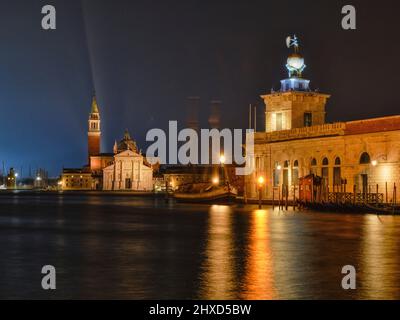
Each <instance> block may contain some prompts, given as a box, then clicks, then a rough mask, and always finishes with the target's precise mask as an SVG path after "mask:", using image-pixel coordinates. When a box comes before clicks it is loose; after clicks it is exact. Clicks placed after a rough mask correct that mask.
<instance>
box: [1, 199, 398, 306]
mask: <svg viewBox="0 0 400 320" xmlns="http://www.w3.org/2000/svg"><path fill="white" fill-rule="evenodd" d="M32 203H33V204H35V205H32ZM254 209H255V207H254V206H231V207H228V206H207V205H187V204H178V203H173V202H172V201H171V202H170V204H168V205H166V204H165V201H164V199H145V198H129V197H117V196H115V197H104V198H102V197H98V196H66V195H61V196H46V195H40V196H24V197H17V196H15V197H14V196H9V197H7V196H3V197H0V230H1V232H0V298H61V299H71V298H74V299H110V298H114V299H118V298H119V299H383V298H385V299H399V298H400V269H399V268H398V266H399V265H400V254H399V252H400V217H399V216H397V217H389V216H385V217H378V216H376V215H353V214H343V213H332V214H329V213H317V212H299V211H296V212H286V213H283V212H280V211H277V210H275V211H273V210H271V209H270V208H266V210H254ZM45 264H52V265H53V264H54V265H55V266H56V267H57V287H58V289H57V292H55V293H54V292H52V293H49V292H45V291H43V290H41V288H40V286H38V283H40V281H41V274H40V270H41V267H42V266H43V265H45ZM347 264H351V265H354V266H355V267H356V269H357V290H355V291H352V292H349V291H345V290H343V289H342V288H341V280H342V277H343V275H342V274H341V269H342V267H343V266H344V265H347ZM16 284H18V285H16Z"/></svg>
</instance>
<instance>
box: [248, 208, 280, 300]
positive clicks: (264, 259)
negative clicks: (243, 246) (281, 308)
mask: <svg viewBox="0 0 400 320" xmlns="http://www.w3.org/2000/svg"><path fill="white" fill-rule="evenodd" d="M250 219H251V223H250V233H249V246H248V254H249V256H248V260H247V263H246V274H245V281H244V283H245V288H244V292H243V299H249V300H270V299H276V298H277V295H276V290H275V288H274V282H273V273H274V272H273V264H272V252H271V246H270V234H269V227H268V226H269V225H268V212H267V211H265V210H257V211H254V212H252V213H251V218H250Z"/></svg>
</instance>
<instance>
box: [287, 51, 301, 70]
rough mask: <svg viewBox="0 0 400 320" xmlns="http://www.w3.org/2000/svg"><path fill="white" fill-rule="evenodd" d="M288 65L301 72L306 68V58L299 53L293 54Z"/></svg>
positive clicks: (288, 60)
mask: <svg viewBox="0 0 400 320" xmlns="http://www.w3.org/2000/svg"><path fill="white" fill-rule="evenodd" d="M287 64H288V66H289V67H291V68H293V69H296V70H300V69H301V68H303V66H304V58H303V57H302V56H301V55H300V54H298V53H292V54H291V55H290V56H289V57H288V59H287Z"/></svg>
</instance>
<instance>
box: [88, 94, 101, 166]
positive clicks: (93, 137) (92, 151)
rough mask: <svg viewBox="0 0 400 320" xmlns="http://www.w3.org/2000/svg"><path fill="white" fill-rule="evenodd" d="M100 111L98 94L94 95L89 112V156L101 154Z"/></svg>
mask: <svg viewBox="0 0 400 320" xmlns="http://www.w3.org/2000/svg"><path fill="white" fill-rule="evenodd" d="M100 122H101V121H100V112H99V106H98V105H97V101H96V96H93V101H92V110H91V112H90V114H89V131H88V153H89V154H88V158H89V164H90V157H91V156H96V155H99V154H100V143H101V127H100Z"/></svg>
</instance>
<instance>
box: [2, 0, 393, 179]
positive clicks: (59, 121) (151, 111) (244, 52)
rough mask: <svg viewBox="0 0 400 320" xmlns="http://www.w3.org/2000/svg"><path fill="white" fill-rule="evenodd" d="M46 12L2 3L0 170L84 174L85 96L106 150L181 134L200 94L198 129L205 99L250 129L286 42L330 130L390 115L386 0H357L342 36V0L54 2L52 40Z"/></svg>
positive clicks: (280, 68) (389, 5)
mask: <svg viewBox="0 0 400 320" xmlns="http://www.w3.org/2000/svg"><path fill="white" fill-rule="evenodd" d="M46 4H48V3H47V2H46V1H40V0H34V1H29V2H28V3H27V2H26V1H24V0H17V1H15V0H14V1H11V0H2V10H1V13H0V39H2V40H3V44H4V47H3V50H2V51H1V52H0V61H2V63H0V106H1V107H0V110H1V114H2V117H1V118H2V119H3V121H2V126H1V129H0V161H3V160H4V161H5V163H6V166H7V168H10V167H15V168H17V169H18V170H19V168H21V166H22V167H23V168H24V173H27V172H28V167H29V165H31V166H32V169H35V168H36V167H44V168H46V169H48V170H49V171H50V174H51V175H52V176H56V175H58V174H59V173H60V170H61V168H62V167H63V166H64V167H80V166H82V165H84V164H85V162H86V157H87V119H88V115H89V112H90V104H91V99H92V94H93V91H94V90H95V91H96V95H97V99H98V103H99V106H100V111H101V116H102V131H103V143H102V146H103V151H105V152H107V151H111V150H112V145H113V143H114V140H116V139H117V140H119V139H121V138H122V135H123V132H124V130H125V128H128V129H129V131H130V133H131V135H132V137H134V138H135V139H136V140H137V142H138V145H139V146H140V148H142V149H143V150H145V148H146V144H145V135H146V132H147V131H148V130H149V129H152V128H166V127H167V125H168V121H170V120H178V121H179V122H180V123H181V125H185V121H186V117H187V113H186V105H187V103H186V98H187V97H189V96H199V97H201V105H200V106H201V110H202V112H201V126H202V127H207V118H208V116H209V113H210V101H211V100H214V99H218V100H221V101H222V102H223V104H222V110H221V114H222V126H223V127H229V128H245V127H247V121H248V120H247V114H248V106H249V104H253V105H257V106H258V114H259V118H258V123H263V122H264V117H263V113H264V107H263V103H262V101H261V99H260V98H259V96H260V95H261V94H265V93H269V92H270V90H271V88H275V89H276V90H277V89H279V81H280V80H281V79H283V78H285V77H286V76H287V74H286V70H285V67H284V66H285V60H286V58H287V55H288V53H289V52H290V50H289V49H287V48H286V46H285V37H286V36H288V35H291V34H296V35H297V36H298V37H299V38H300V45H301V47H300V50H301V53H302V54H303V55H304V57H305V60H306V64H307V69H306V70H305V73H304V77H305V78H307V79H310V80H311V87H312V88H313V89H317V88H318V89H319V90H320V91H321V92H324V93H328V94H331V95H332V97H331V99H330V101H329V102H328V106H327V116H328V117H327V120H328V122H337V121H346V120H357V119H364V118H372V117H380V116H390V115H394V114H396V113H399V111H398V105H399V102H400V97H399V96H398V94H397V92H396V89H397V81H396V80H397V74H398V73H399V72H397V69H399V68H400V67H399V66H396V64H395V61H396V60H397V54H398V52H399V49H400V43H399V42H398V41H395V40H393V39H396V36H397V30H398V27H397V24H398V22H397V10H396V8H397V7H398V4H397V3H396V2H394V1H387V0H385V1H383V2H381V4H380V8H381V9H382V10H379V11H377V10H376V6H375V5H373V4H370V3H366V2H365V1H364V2H361V1H352V3H351V4H352V5H354V6H355V7H356V9H357V30H355V31H345V30H343V29H342V28H341V25H340V22H341V18H342V14H341V8H342V6H343V5H345V4H348V3H346V2H344V1H335V2H333V1H320V2H318V3H315V1H309V0H307V1H284V2H280V3H279V4H278V3H268V2H266V1H252V2H251V3H250V2H248V1H244V0H240V1H225V0H221V1H184V2H183V1H177V0H174V1H172V0H169V1H122V0H120V1H112V2H111V1H100V0H96V1H90V0H87V1H78V0H73V1H68V2H66V1H60V0H54V1H52V3H51V4H52V5H54V6H55V7H56V9H57V30H55V31H44V30H42V29H41V26H40V22H41V18H42V14H41V8H42V6H44V5H46ZM263 127H264V126H262V127H261V129H262V128H263ZM259 128H260V127H259ZM0 170H1V168H0ZM24 175H25V174H24Z"/></svg>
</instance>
